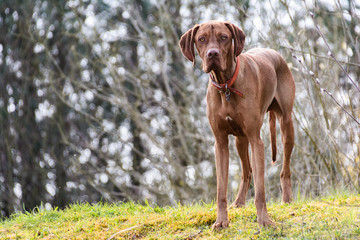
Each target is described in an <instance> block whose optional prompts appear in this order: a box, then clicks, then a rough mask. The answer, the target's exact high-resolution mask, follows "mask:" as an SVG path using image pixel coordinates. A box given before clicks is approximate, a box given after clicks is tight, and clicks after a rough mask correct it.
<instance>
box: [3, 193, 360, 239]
mask: <svg viewBox="0 0 360 240" xmlns="http://www.w3.org/2000/svg"><path fill="white" fill-rule="evenodd" d="M359 202H360V196H359V195H345V194H342V195H337V196H333V197H326V198H323V199H321V200H320V199H319V200H298V201H296V202H295V203H293V204H285V205H284V204H280V203H270V204H269V213H270V215H271V216H272V218H273V219H274V220H275V221H276V222H277V228H275V229H272V228H269V229H265V228H259V227H258V224H257V221H256V209H255V206H254V204H249V206H246V207H244V208H239V209H231V210H230V211H229V217H230V219H231V224H230V227H229V228H228V229H226V230H222V231H220V232H212V231H211V224H212V223H213V222H214V221H215V219H216V214H215V209H216V207H215V205H213V204H204V203H195V204H191V205H180V204H179V205H178V206H176V207H159V206H157V205H152V204H146V205H139V204H135V203H133V202H127V203H117V204H106V203H98V204H88V203H86V204H79V203H78V204H73V205H70V206H69V207H68V208H66V209H65V210H59V209H52V210H46V209H44V208H40V209H36V211H33V212H32V213H30V212H27V213H24V214H23V213H19V214H15V215H13V216H12V217H11V218H10V219H8V220H5V221H2V222H1V223H0V237H1V239H25V238H26V239H31V238H32V239H64V238H65V239H85V238H86V239H134V238H142V239H195V238H196V239H234V238H236V239H243V238H252V239H268V238H276V239H289V238H291V239H304V238H305V239H313V238H316V239H318V238H321V239H327V238H331V239H334V238H336V239H338V238H340V239H344V238H358V237H360V218H359V216H360V206H359Z"/></svg>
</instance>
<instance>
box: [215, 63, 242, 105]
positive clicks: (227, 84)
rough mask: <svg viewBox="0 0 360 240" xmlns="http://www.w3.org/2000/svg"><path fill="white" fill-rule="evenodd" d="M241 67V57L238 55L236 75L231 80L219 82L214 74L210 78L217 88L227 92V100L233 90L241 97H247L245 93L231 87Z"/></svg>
mask: <svg viewBox="0 0 360 240" xmlns="http://www.w3.org/2000/svg"><path fill="white" fill-rule="evenodd" d="M239 69H240V57H239V56H238V57H237V58H236V69H235V72H234V75H233V76H232V77H231V78H230V79H229V80H227V81H226V82H225V83H222V84H220V83H217V82H216V81H215V80H214V79H213V76H212V75H211V74H210V80H211V83H212V85H213V86H214V87H215V88H217V89H218V90H219V91H221V92H224V93H225V98H226V101H230V92H233V93H235V94H237V95H239V96H240V97H241V98H245V95H244V94H243V93H242V92H240V91H239V90H237V89H235V88H232V87H231V86H232V85H233V84H234V82H235V80H236V78H237V76H238V74H239Z"/></svg>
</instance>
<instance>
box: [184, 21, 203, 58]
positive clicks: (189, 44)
mask: <svg viewBox="0 0 360 240" xmlns="http://www.w3.org/2000/svg"><path fill="white" fill-rule="evenodd" d="M199 27H200V25H198V24H196V25H195V26H194V27H193V28H191V29H190V30H188V31H187V32H186V33H184V35H182V36H181V39H180V42H179V45H180V48H181V51H182V53H183V55H184V56H185V57H186V58H187V59H189V60H190V61H191V62H193V64H194V65H195V52H194V43H195V39H194V38H195V34H196V32H197V30H198V29H199Z"/></svg>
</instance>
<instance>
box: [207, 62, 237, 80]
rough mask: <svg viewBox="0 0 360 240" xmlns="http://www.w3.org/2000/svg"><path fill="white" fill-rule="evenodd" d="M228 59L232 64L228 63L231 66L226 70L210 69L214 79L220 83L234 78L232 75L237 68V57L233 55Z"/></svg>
mask: <svg viewBox="0 0 360 240" xmlns="http://www.w3.org/2000/svg"><path fill="white" fill-rule="evenodd" d="M228 61H229V62H230V64H227V66H229V67H228V68H226V70H225V71H220V70H211V71H210V74H211V75H212V76H213V79H214V80H215V81H216V82H217V83H218V84H225V83H226V82H227V81H228V80H229V79H230V78H232V76H233V75H234V73H235V69H236V61H235V58H233V57H232V58H231V59H229V60H228Z"/></svg>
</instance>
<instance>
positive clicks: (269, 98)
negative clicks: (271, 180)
mask: <svg viewBox="0 0 360 240" xmlns="http://www.w3.org/2000/svg"><path fill="white" fill-rule="evenodd" d="M244 44H245V34H244V32H243V31H242V30H241V29H240V28H238V27H237V26H235V25H234V24H232V23H230V22H220V21H209V22H206V23H203V24H196V25H195V26H194V27H193V28H191V29H189V30H188V31H187V32H186V33H185V34H184V35H183V36H182V37H181V39H180V42H179V45H180V48H181V51H182V53H183V55H184V56H185V57H186V58H187V59H188V60H190V61H191V62H193V64H194V65H195V47H196V50H197V52H198V54H199V55H200V58H201V60H202V69H203V71H204V72H206V73H209V84H208V88H207V94H206V101H207V117H208V119H209V123H210V126H211V129H212V132H213V135H214V138H215V162H216V175H217V219H216V221H215V223H214V224H213V226H212V229H215V230H219V229H222V228H226V227H228V226H229V218H228V212H227V184H228V169H229V146H228V144H229V140H228V136H229V135H230V134H232V135H234V136H235V144H236V149H237V152H238V154H239V156H240V159H241V165H242V180H241V183H240V187H239V191H238V193H237V196H236V199H235V201H234V202H233V203H232V204H231V206H230V207H241V206H243V205H245V198H246V194H247V191H248V189H249V186H250V181H251V173H253V176H254V185H255V206H256V210H257V221H258V224H259V225H260V226H272V227H275V223H274V222H273V221H272V220H271V218H270V217H269V214H268V212H267V208H266V201H265V182H264V172H265V161H264V143H263V141H262V140H261V137H260V129H261V126H262V124H263V121H264V116H265V114H266V113H267V112H269V124H270V138H271V146H272V160H273V162H275V160H276V119H278V121H279V122H280V129H281V137H282V143H283V149H284V156H283V166H282V170H281V174H280V182H281V188H282V201H283V202H285V203H289V202H291V200H292V192H291V173H290V156H291V153H292V149H293V146H294V127H293V122H292V115H291V114H292V108H293V104H294V98H295V82H294V78H293V76H292V74H291V72H290V69H289V67H288V66H287V63H286V62H285V60H284V59H283V58H282V57H281V56H280V54H279V53H278V52H276V51H274V50H271V49H261V48H256V49H252V50H250V51H247V52H246V53H242V51H243V49H244ZM249 144H250V147H251V152H252V154H251V162H250V159H249Z"/></svg>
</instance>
